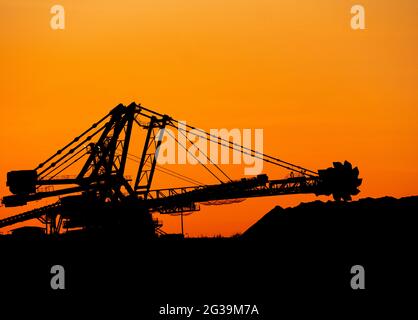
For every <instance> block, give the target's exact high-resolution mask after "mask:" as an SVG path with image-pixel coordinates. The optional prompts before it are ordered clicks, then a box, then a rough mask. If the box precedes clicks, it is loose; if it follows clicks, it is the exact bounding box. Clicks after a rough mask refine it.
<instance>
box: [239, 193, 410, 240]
mask: <svg viewBox="0 0 418 320" xmlns="http://www.w3.org/2000/svg"><path fill="white" fill-rule="evenodd" d="M417 214H418V197H417V196H413V197H405V198H401V199H395V198H392V197H384V198H378V199H372V198H365V199H361V200H358V201H353V202H333V201H328V202H321V201H315V202H310V203H302V204H300V205H298V206H297V207H292V208H286V209H283V208H281V207H279V206H278V207H276V208H274V209H273V210H271V211H270V212H269V213H267V214H266V215H265V216H264V217H263V218H261V219H260V220H259V221H258V222H257V223H255V224H254V225H253V226H251V227H250V228H249V229H248V230H247V231H246V232H245V233H244V234H243V235H242V238H244V239H255V240H268V241H274V243H276V244H277V245H279V246H283V244H284V243H289V242H292V243H300V244H303V243H306V244H307V245H309V244H312V243H317V242H322V243H324V244H326V245H333V246H336V245H338V244H339V245H348V246H354V245H362V246H373V245H376V246H379V247H381V246H383V245H388V246H391V245H393V244H401V243H402V244H403V245H410V244H412V243H411V242H410V241H413V240H414V241H415V240H416V238H417V237H416V234H417V232H416V231H417V229H416V227H417V225H416V223H415V220H416V215H417Z"/></svg>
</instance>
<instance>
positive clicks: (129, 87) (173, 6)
mask: <svg viewBox="0 0 418 320" xmlns="http://www.w3.org/2000/svg"><path fill="white" fill-rule="evenodd" d="M56 3H59V4H61V5H63V6H64V8H65V10H66V29H65V30H58V31H54V30H52V29H51V28H50V26H49V21H50V17H51V14H50V13H49V10H50V8H51V6H52V5H53V4H56ZM356 3H360V4H363V5H364V6H365V9H366V26H367V29H366V30H362V31H354V30H352V29H351V28H350V18H351V15H350V8H351V6H352V5H353V4H356ZM417 14H418V2H417V1H414V0H398V1H395V2H394V1H389V0H379V1H378V0H374V1H372V0H360V1H348V0H342V1H333V0H316V1H313V0H299V1H294V0H281V1H277V0H239V1H238V0H228V1H225V0H210V1H209V0H199V1H191V0H147V1H137V0H119V1H98V0H89V1H64V0H61V1H58V2H55V1H54V2H53V1H44V0H37V1H32V2H30V1H26V0H0V15H1V19H0V26H1V27H0V40H1V41H0V44H1V50H0V63H1V73H0V99H1V108H0V121H1V123H0V150H1V152H2V153H1V157H0V195H2V196H3V195H6V194H7V192H8V191H7V188H6V186H5V176H6V172H7V171H10V170H16V169H28V168H29V169H32V168H34V167H36V165H37V164H38V163H39V162H41V161H42V160H44V159H46V158H47V157H48V156H49V155H51V154H52V153H54V152H55V151H56V150H57V149H58V148H59V147H61V146H63V145H64V144H65V143H66V142H68V141H70V140H71V139H72V138H74V137H75V136H76V135H77V134H79V133H80V132H82V131H83V130H84V129H86V128H87V127H89V126H90V125H91V124H92V123H93V122H95V121H96V120H98V119H99V118H100V117H101V116H102V115H104V114H106V113H107V112H108V111H109V110H110V109H111V108H112V107H113V106H115V105H116V104H118V103H119V102H122V103H124V104H129V103H130V102H131V101H136V102H140V103H142V104H143V105H144V106H148V107H150V108H152V109H155V110H157V111H160V112H162V113H166V114H169V115H171V116H173V117H174V118H176V119H179V120H187V121H188V123H190V124H193V125H195V126H199V127H201V128H204V129H207V130H209V129H210V128H264V150H265V152H266V153H267V154H271V155H275V156H277V157H279V158H282V159H284V160H287V161H290V162H292V163H295V164H299V165H302V166H305V167H307V168H310V169H318V168H326V167H328V166H329V165H331V163H332V161H342V160H345V159H348V160H350V161H351V162H352V163H354V164H355V165H358V166H359V168H360V173H361V176H362V177H363V178H364V183H363V185H362V187H361V190H362V192H361V193H360V195H359V196H360V197H367V196H371V197H377V196H384V195H392V196H397V197H400V196H406V195H413V194H417V186H416V181H417V180H418V169H417V167H416V163H417V162H418V148H417V137H418V126H417V125H416V123H417V119H418V94H417V91H416V84H417V83H418V81H417V80H418V72H417V71H418V60H417V58H416V57H418V19H417V16H418V15H417ZM265 169H266V173H268V174H269V175H270V177H271V178H282V177H283V176H284V175H285V174H286V173H285V172H282V171H280V170H276V169H274V170H273V169H271V168H269V167H268V166H266V167H265ZM240 172H242V170H241V169H239V170H238V169H236V168H235V170H233V173H234V177H235V178H239V177H240V176H239V173H240ZM200 174H201V175H202V176H199V175H198V176H196V177H195V178H196V179H198V178H200V179H203V180H205V181H208V182H209V181H211V180H210V179H209V178H210V177H207V176H206V175H205V176H204V175H203V174H204V173H203V172H201V173H200ZM157 179H158V178H157ZM198 180H199V179H198ZM158 181H159V183H160V184H164V181H165V180H164V178H163V177H161V179H160V180H158ZM212 182H213V181H212ZM314 199H315V197H314V196H288V197H287V196H286V197H274V198H267V199H252V200H247V201H244V202H242V203H241V204H238V205H229V206H223V207H211V208H206V209H204V210H202V211H201V212H198V213H195V214H194V215H192V216H188V217H187V218H186V219H185V223H186V225H185V226H186V233H188V234H189V235H214V234H224V235H231V234H234V233H237V232H242V231H244V230H245V229H247V228H248V227H249V226H250V225H251V224H253V223H254V222H255V221H257V220H258V219H259V218H260V217H261V216H262V215H263V214H265V213H266V212H267V211H269V210H270V209H271V208H272V207H274V206H275V205H281V206H287V205H296V204H298V203H299V202H300V201H311V200H314ZM321 199H323V200H326V199H327V198H326V197H321ZM42 204H43V202H42V201H41V202H38V203H37V205H42ZM23 210H26V209H25V208H24V207H21V208H17V209H9V208H7V209H6V208H0V217H6V216H9V215H11V214H14V213H17V212H20V211H23ZM164 221H165V225H166V230H167V231H169V232H179V219H178V218H174V217H167V218H165V219H164Z"/></svg>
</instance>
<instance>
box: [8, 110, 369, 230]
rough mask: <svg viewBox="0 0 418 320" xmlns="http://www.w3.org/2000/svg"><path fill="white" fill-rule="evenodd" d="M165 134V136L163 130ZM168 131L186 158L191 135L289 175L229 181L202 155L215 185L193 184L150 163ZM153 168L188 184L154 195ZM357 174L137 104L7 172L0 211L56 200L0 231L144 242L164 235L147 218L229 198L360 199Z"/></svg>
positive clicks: (13, 219)
mask: <svg viewBox="0 0 418 320" xmlns="http://www.w3.org/2000/svg"><path fill="white" fill-rule="evenodd" d="M134 126H135V127H136V126H138V127H139V128H140V129H143V130H145V133H146V137H145V141H144V143H143V144H142V154H141V155H140V156H138V157H137V156H133V154H132V153H131V149H132V148H134V149H138V148H139V147H138V146H137V145H133V143H131V141H132V140H133V139H131V138H132V136H133V135H132V132H133V127H134ZM167 128H170V130H164V129H167ZM173 130H175V131H176V132H177V134H178V135H177V137H179V138H176V137H175V136H173V137H172V138H173V139H175V141H176V143H177V144H178V145H181V147H183V148H184V149H185V150H187V152H190V149H188V148H187V145H185V144H188V145H190V144H193V141H192V139H190V135H196V136H198V137H200V138H206V139H207V140H208V141H210V142H211V143H215V144H217V145H220V146H222V147H224V148H226V147H227V148H229V149H232V150H235V151H238V152H240V153H242V154H246V155H247V156H252V157H254V158H258V159H262V160H263V161H265V162H267V163H269V164H272V165H275V166H280V167H282V168H284V169H286V170H289V171H290V172H291V174H290V177H288V178H286V179H279V180H270V179H269V178H268V177H267V175H265V174H261V175H258V176H256V177H253V178H243V179H241V180H235V181H234V180H232V179H230V178H229V176H228V175H227V174H226V173H225V171H223V170H222V169H221V168H220V167H219V166H218V165H217V164H215V163H214V162H213V161H212V160H211V159H210V157H208V156H207V155H205V157H206V158H207V160H208V161H207V162H206V164H205V163H203V162H201V161H200V164H201V165H202V167H203V168H204V169H205V170H207V171H208V172H209V173H210V174H211V175H212V176H213V177H214V178H216V179H217V183H216V184H203V183H200V182H198V181H197V180H195V179H193V178H190V177H187V176H186V175H183V174H180V173H177V172H175V171H173V170H170V169H168V168H166V167H164V166H162V165H159V164H158V163H157V157H158V150H159V147H160V146H161V143H162V141H163V136H164V135H166V134H171V133H170V132H173ZM180 137H182V139H180ZM130 144H132V146H131V148H130ZM199 151H200V150H199ZM202 153H203V152H202ZM196 159H197V158H196ZM127 160H133V161H135V162H136V164H135V168H137V169H135V170H137V174H136V176H135V178H134V179H130V178H128V177H126V176H125V167H126V162H127ZM197 160H199V159H197ZM75 166H77V167H76V168H77V172H78V174H77V175H76V176H68V175H67V176H63V175H62V174H63V173H64V172H68V171H66V170H69V168H72V169H73V171H74V168H75ZM156 170H158V171H161V172H163V173H166V174H169V175H172V176H174V177H176V178H179V179H182V180H184V181H187V182H188V183H189V184H192V185H193V186H190V187H181V188H168V189H158V190H153V189H151V184H152V181H153V176H154V173H155V171H156ZM358 174H359V171H358V169H357V168H352V166H351V164H350V163H349V162H347V161H346V162H344V163H340V162H334V164H333V167H331V168H328V169H326V170H318V171H317V172H316V171H312V170H309V169H306V168H303V167H301V166H297V165H294V164H291V163H289V162H285V161H282V160H280V159H278V158H276V157H272V156H269V155H266V154H263V153H259V152H257V151H255V150H252V149H250V148H246V147H245V146H242V145H239V144H236V143H235V142H233V141H230V140H229V139H225V138H222V137H218V136H215V135H213V134H210V133H208V132H205V131H203V130H201V129H198V128H195V127H192V126H189V125H186V124H184V125H179V122H178V121H176V120H174V119H172V118H171V117H169V116H167V115H163V114H160V113H157V112H155V111H152V110H149V109H147V108H145V107H143V106H141V105H138V104H135V103H131V104H130V105H129V106H124V105H122V104H119V105H118V106H116V107H115V108H114V109H113V110H111V111H110V113H109V114H108V115H106V116H105V117H103V118H102V119H101V120H99V121H98V122H97V123H95V124H93V125H92V126H91V127H90V128H89V129H88V130H86V131H84V132H83V133H82V134H81V135H79V136H78V137H76V138H75V139H74V140H73V141H71V142H70V143H68V144H67V145H66V146H64V147H63V148H61V149H59V150H58V151H57V152H56V153H55V154H54V155H52V156H51V157H49V158H48V159H47V160H46V161H44V162H42V163H40V164H39V165H38V166H37V167H36V168H35V169H34V170H20V171H11V172H9V173H8V174H7V186H8V187H9V190H10V192H11V193H12V195H9V196H5V197H4V198H3V200H2V203H3V205H4V206H6V207H15V206H23V205H26V204H28V203H29V202H31V201H36V200H41V199H45V198H51V197H52V198H54V197H55V198H56V199H59V200H58V201H57V202H56V203H53V204H50V205H47V206H43V207H41V208H37V209H34V210H28V211H27V212H24V213H21V214H18V215H15V216H11V217H9V218H6V219H3V220H0V228H3V227H6V226H10V225H13V224H15V223H19V222H23V221H27V220H31V219H38V220H40V221H41V222H43V223H44V225H45V230H46V233H48V234H55V233H62V232H63V231H62V230H63V229H67V231H71V230H77V229H78V230H85V231H88V230H111V231H112V232H115V231H120V232H122V233H123V232H130V231H132V232H135V233H138V234H140V235H142V236H144V237H148V236H154V235H155V234H158V233H161V232H163V231H162V230H161V224H160V223H159V222H158V220H156V219H153V218H152V213H155V212H158V213H161V214H172V215H176V214H183V213H187V212H193V211H197V210H199V204H200V203H206V204H223V203H228V202H230V201H235V200H234V199H243V198H252V197H265V196H275V195H289V194H303V193H304V194H309V193H310V194H315V195H332V196H333V197H334V199H335V200H344V201H348V200H351V196H352V195H356V194H358V193H359V190H358V187H359V186H360V184H361V179H359V178H358Z"/></svg>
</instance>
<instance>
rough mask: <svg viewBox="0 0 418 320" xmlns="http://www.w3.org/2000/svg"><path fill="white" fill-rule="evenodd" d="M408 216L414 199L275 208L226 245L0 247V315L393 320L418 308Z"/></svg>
mask: <svg viewBox="0 0 418 320" xmlns="http://www.w3.org/2000/svg"><path fill="white" fill-rule="evenodd" d="M417 209H418V197H409V198H403V199H393V198H381V199H363V200H360V201H357V202H352V203H332V202H328V203H322V202H319V201H318V202H313V203H308V204H301V205H300V206H298V207H296V208H289V209H282V208H280V207H277V208H275V209H273V210H272V211H271V212H269V213H268V214H267V215H266V216H265V217H263V218H262V219H261V220H260V221H259V222H258V223H256V224H255V225H254V226H253V227H251V228H250V229H249V230H247V231H246V232H245V233H244V234H243V236H242V237H241V238H234V239H185V240H157V241H149V242H141V241H137V240H135V239H134V237H125V238H123V239H122V238H116V237H113V236H110V237H107V238H101V239H90V240H86V239H84V240H83V239H77V240H75V239H55V240H45V239H44V240H40V239H38V240H31V239H26V240H23V239H20V240H17V239H5V238H4V237H3V239H1V240H0V251H1V253H0V254H1V256H0V259H1V260H0V290H1V292H0V296H1V299H0V303H1V309H2V310H3V312H6V311H11V312H12V314H13V315H14V317H12V318H13V319H14V318H16V319H18V318H21V317H20V316H19V314H20V313H21V312H24V313H28V314H29V315H30V316H32V317H35V316H39V315H40V316H41V317H42V318H59V317H60V315H65V316H67V317H68V316H70V317H72V316H73V317H78V318H80V319H84V318H87V317H89V318H92V319H100V318H103V317H104V316H106V319H107V318H110V319H187V317H186V316H184V315H183V316H181V315H175V316H160V315H158V311H159V310H160V307H161V306H166V305H167V304H169V305H170V306H194V307H195V309H197V308H199V309H200V310H201V311H203V309H204V307H203V305H205V304H209V305H212V304H216V305H222V304H223V305H230V304H236V305H242V304H244V305H245V304H251V305H254V304H255V305H257V309H258V311H259V313H260V315H258V316H257V315H254V314H253V315H252V316H250V315H240V316H231V315H230V316H226V315H222V316H221V315H202V314H201V313H200V314H197V313H194V314H193V316H192V317H190V318H192V319H198V318H200V319H208V320H211V319H281V318H284V319H288V318H300V317H299V316H301V315H304V316H307V315H308V316H310V317H313V316H318V315H319V316H321V317H324V316H330V317H332V318H333V319H340V318H341V317H342V316H347V315H352V316H353V317H354V316H355V317H357V316H358V315H363V316H364V315H371V316H373V315H374V316H376V314H377V313H379V314H381V313H386V311H387V310H388V309H392V310H393V309H394V308H395V309H396V310H395V311H396V312H402V311H405V310H406V308H410V307H412V308H413V306H414V304H415V302H416V296H417V294H416V292H417V281H416V280H417V279H416V270H417V269H416V268H417V265H418V264H417V262H416V260H417V259H416V258H417V243H418V241H417V224H416V223H415V221H416V219H415V216H416V215H417V213H418V210H417ZM57 264H59V265H62V266H64V268H65V281H66V282H65V285H66V289H65V290H52V289H51V287H50V279H51V277H52V275H51V274H50V268H51V267H52V266H53V265H57ZM353 265H361V266H363V267H364V269H365V287H366V289H365V290H353V289H352V288H351V286H350V280H351V278H352V277H353V275H352V274H351V273H350V269H351V267H352V266H353ZM400 300H401V301H402V303H403V304H402V305H398V304H397V301H400ZM16 303H18V304H19V307H16ZM410 303H411V304H410ZM365 308H366V311H365ZM415 311H416V309H415ZM289 312H290V314H291V316H289ZM365 312H366V313H365ZM36 318H38V317H36ZM190 318H189V319H190Z"/></svg>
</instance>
